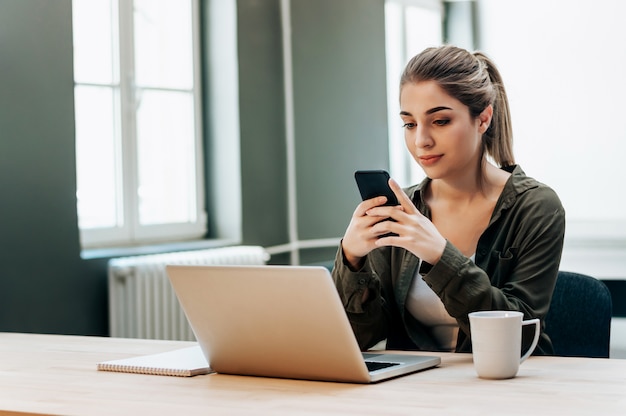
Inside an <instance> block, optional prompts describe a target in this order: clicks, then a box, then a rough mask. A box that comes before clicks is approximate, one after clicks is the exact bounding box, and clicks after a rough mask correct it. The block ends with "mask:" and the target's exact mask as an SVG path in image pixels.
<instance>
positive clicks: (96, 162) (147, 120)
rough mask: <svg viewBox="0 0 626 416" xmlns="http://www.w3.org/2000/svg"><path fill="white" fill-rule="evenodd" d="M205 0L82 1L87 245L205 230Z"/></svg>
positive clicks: (80, 167)
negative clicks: (201, 8) (201, 5)
mask: <svg viewBox="0 0 626 416" xmlns="http://www.w3.org/2000/svg"><path fill="white" fill-rule="evenodd" d="M198 15H199V12H198V1H197V0H74V1H73V33H74V79H75V108H76V110H75V112H76V163H77V200H78V217H79V227H80V231H81V240H82V244H83V247H87V248H89V247H98V246H111V245H132V244H138V243H142V242H158V241H172V240H180V239H189V238H195V237H200V236H203V235H204V234H205V231H206V230H205V229H206V215H205V213H204V197H203V181H202V171H203V169H202V163H201V160H202V159H201V154H202V151H201V137H202V136H201V123H200V114H201V113H200V82H199V47H198V39H199V36H198V24H197V22H198Z"/></svg>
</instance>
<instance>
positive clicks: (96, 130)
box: [75, 86, 117, 228]
mask: <svg viewBox="0 0 626 416" xmlns="http://www.w3.org/2000/svg"><path fill="white" fill-rule="evenodd" d="M75 100H76V101H75V103H76V110H75V111H76V169H77V192H76V196H77V198H78V218H79V226H80V228H102V227H112V226H115V225H116V224H117V221H116V218H117V215H116V213H117V210H116V202H115V201H116V173H117V165H116V142H115V137H116V134H115V125H116V123H115V117H114V110H113V109H114V95H113V91H112V89H111V88H104V87H81V86H77V87H76V89H75Z"/></svg>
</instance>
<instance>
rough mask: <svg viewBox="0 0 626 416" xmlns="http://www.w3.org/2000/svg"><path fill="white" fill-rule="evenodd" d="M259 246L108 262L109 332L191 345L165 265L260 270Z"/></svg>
mask: <svg viewBox="0 0 626 416" xmlns="http://www.w3.org/2000/svg"><path fill="white" fill-rule="evenodd" d="M267 260H269V254H268V253H267V252H266V251H265V250H264V249H263V247H258V246H234V247H220V248H214V249H207V250H194V251H181V252H176V253H163V254H151V255H144V256H132V257H120V258H114V259H111V260H109V263H108V274H109V277H108V280H109V331H110V335H111V336H112V337H121V338H147V339H166V340H182V341H194V340H195V337H194V335H193V332H192V331H191V328H190V327H189V324H188V323H187V318H186V317H185V314H184V312H183V311H182V309H181V307H180V305H179V303H178V299H177V298H176V294H175V293H174V290H173V289H172V287H171V285H170V282H169V280H168V277H167V274H166V273H165V265H166V264H198V265H210V264H247V265H262V264H265V262H267Z"/></svg>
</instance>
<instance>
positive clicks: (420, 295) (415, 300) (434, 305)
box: [406, 256, 474, 351]
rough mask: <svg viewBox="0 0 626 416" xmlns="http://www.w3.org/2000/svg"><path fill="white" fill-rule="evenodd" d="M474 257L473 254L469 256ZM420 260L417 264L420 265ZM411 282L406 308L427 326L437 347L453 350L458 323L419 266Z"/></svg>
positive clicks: (457, 332)
mask: <svg viewBox="0 0 626 416" xmlns="http://www.w3.org/2000/svg"><path fill="white" fill-rule="evenodd" d="M471 259H472V260H473V259H474V256H472V257H471ZM421 264H422V263H421V260H420V264H419V266H421ZM419 266H418V267H417V270H418V271H417V272H416V273H415V277H414V278H413V282H412V283H411V287H410V289H409V294H408V296H407V300H406V308H407V310H408V311H409V312H410V313H411V315H413V317H414V318H415V319H417V320H418V321H419V322H420V323H422V324H424V325H425V326H427V327H428V328H429V329H430V331H431V333H432V335H433V337H434V338H435V341H436V342H437V344H438V346H439V348H441V349H442V350H445V351H454V350H455V348H456V341H457V336H458V334H459V324H458V323H457V322H456V319H455V318H453V317H452V316H450V314H449V313H448V311H447V310H446V308H445V306H444V305H443V302H442V301H441V299H439V296H437V294H436V293H435V292H433V290H432V289H431V288H430V286H428V284H426V282H425V281H424V279H423V278H422V276H421V275H420V274H419V269H420V267H419Z"/></svg>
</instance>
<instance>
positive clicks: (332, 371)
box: [167, 265, 441, 383]
mask: <svg viewBox="0 0 626 416" xmlns="http://www.w3.org/2000/svg"><path fill="white" fill-rule="evenodd" d="M167 273H168V276H169V279H170V282H171V283H172V286H173V288H174V291H175V292H176V295H177V297H178V300H179V301H180V304H181V306H182V308H183V310H184V312H185V314H186V315H187V319H188V320H189V324H190V326H191V328H192V330H193V332H194V334H195V336H196V339H197V340H198V343H199V344H200V346H201V348H202V351H203V352H204V354H205V356H206V358H207V361H208V362H209V364H210V366H211V368H212V369H213V370H215V371H216V372H217V373H225V374H237V375H250V376H265V377H280V378H294V379H305V380H321V381H338V382H351V383H372V382H378V381H382V380H386V379H389V378H392V377H398V376H401V375H404V374H408V373H412V372H416V371H419V370H424V369H428V368H432V367H435V366H437V365H439V364H440V363H441V360H440V358H439V357H437V356H419V355H404V354H386V353H375V352H373V353H362V352H361V351H360V350H359V346H358V344H357V341H356V338H355V336H354V333H353V332H352V328H351V327H350V323H349V321H348V318H347V316H346V313H345V311H344V309H343V306H342V304H341V301H340V299H339V295H338V293H337V289H336V288H335V286H334V283H333V281H332V277H331V275H330V272H329V271H328V270H327V269H326V268H324V267H314V266H189V265H186V266H182V265H177V266H174V265H169V266H167ZM368 366H370V367H371V368H369V369H368Z"/></svg>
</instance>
